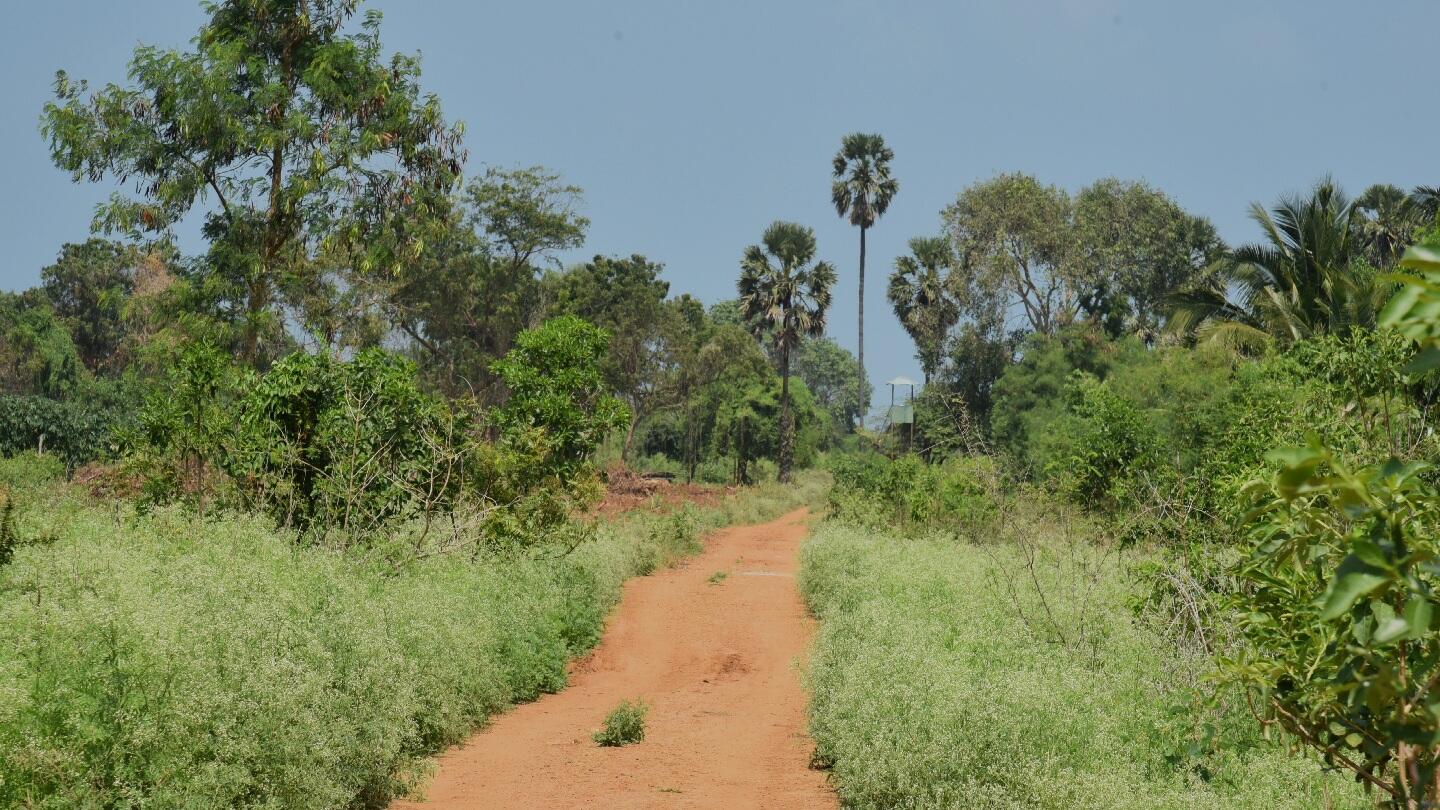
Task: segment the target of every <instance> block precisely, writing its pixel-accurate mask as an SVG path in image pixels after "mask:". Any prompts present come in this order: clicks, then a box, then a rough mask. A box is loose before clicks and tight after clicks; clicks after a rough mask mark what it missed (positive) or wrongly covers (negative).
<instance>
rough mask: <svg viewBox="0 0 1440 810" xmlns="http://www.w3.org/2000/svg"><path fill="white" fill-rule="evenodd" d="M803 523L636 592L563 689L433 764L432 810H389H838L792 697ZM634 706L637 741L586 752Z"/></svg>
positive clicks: (799, 703)
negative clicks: (604, 727) (643, 707)
mask: <svg viewBox="0 0 1440 810" xmlns="http://www.w3.org/2000/svg"><path fill="white" fill-rule="evenodd" d="M807 517H808V515H807V513H806V512H805V511H804V510H799V511H796V512H792V513H791V514H789V515H786V516H785V517H783V518H781V519H779V520H776V521H774V522H771V523H766V524H762V525H758V526H743V527H736V528H731V529H726V530H724V531H720V532H717V533H715V534H714V535H712V536H711V537H710V538H709V539H708V540H707V541H706V549H705V551H704V552H703V553H702V554H700V555H699V556H697V557H694V558H692V559H690V560H689V561H688V562H686V563H684V564H682V565H681V566H679V567H676V568H673V569H669V570H666V571H662V572H660V573H657V574H654V575H652V576H648V577H642V578H638V579H635V580H632V581H631V582H630V583H629V584H628V585H626V587H625V593H624V597H623V598H622V600H621V603H620V605H619V607H618V608H617V609H616V611H615V613H614V614H613V616H612V617H611V619H610V621H609V623H608V625H607V627H606V631H605V637H604V639H603V640H602V641H601V643H600V645H599V647H597V648H596V650H595V651H594V652H593V653H592V654H591V655H590V656H589V657H588V658H586V659H585V660H583V661H581V662H578V663H577V664H576V666H575V667H574V668H573V678H572V682H571V685H570V686H569V687H568V688H566V689H565V690H564V691H562V692H560V693H559V694H555V695H547V696H545V697H542V698H541V699H540V700H538V701H536V702H534V703H530V704H526V705H523V706H520V707H518V708H517V709H515V710H514V711H512V712H510V713H509V714H506V715H503V716H501V717H499V718H497V719H496V720H495V722H494V723H493V724H491V725H490V726H489V727H488V728H486V729H485V730H484V731H482V732H480V733H478V734H476V735H475V736H474V737H473V738H472V739H471V740H470V742H469V743H467V744H465V745H464V746H461V747H459V748H456V749H453V750H451V751H450V752H449V753H447V754H445V755H444V756H442V757H441V758H440V760H439V770H438V774H437V776H436V778H435V780H434V782H433V783H432V784H431V785H430V786H429V788H428V790H427V791H426V792H427V794H428V797H429V800H428V801H427V802H424V803H415V802H399V803H396V804H395V805H394V807H395V808H428V809H429V810H440V809H441V808H511V807H514V808H521V807H524V808H579V807H586V808H590V807H595V808H651V807H656V808H665V807H686V808H695V807H716V808H720V807H724V808H752V807H753V808H832V807H835V806H836V801H835V797H834V795H833V794H832V793H831V792H830V790H829V789H828V788H827V786H826V781H825V775H824V774H823V773H822V772H819V771H815V770H812V769H811V768H810V767H809V762H810V755H811V752H812V744H811V742H810V740H809V738H808V737H807V736H806V735H805V692H804V690H803V689H802V688H801V685H800V674H799V664H800V663H801V659H802V656H803V655H804V653H805V650H806V648H807V645H808V643H809V640H810V636H811V634H812V632H813V630H814V628H813V622H812V620H811V619H810V617H809V616H808V615H807V613H806V611H805V608H804V605H803V603H802V602H801V600H800V596H799V594H798V593H797V591H796V589H795V578H794V576H795V570H796V567H797V564H798V562H797V554H798V551H799V547H800V543H801V541H802V540H803V539H804V537H805V534H806V519H807ZM717 571H723V572H726V574H727V576H725V577H724V578H723V579H719V578H717V579H719V581H718V582H713V583H712V582H711V581H710V580H711V578H712V575H713V574H715V573H716V572H717ZM633 698H640V699H642V700H644V701H645V702H646V703H648V704H649V705H650V713H649V716H648V719H647V723H646V734H645V740H644V741H643V742H640V743H636V744H634V745H629V746H626V747H623V748H601V747H599V746H597V745H596V744H595V743H594V742H593V741H592V740H591V739H590V735H591V733H592V732H594V730H595V729H597V728H599V727H600V725H601V721H602V720H603V718H604V717H605V714H606V713H607V712H609V711H610V710H611V709H612V708H614V707H615V705H616V704H617V703H619V702H620V701H621V700H624V699H633Z"/></svg>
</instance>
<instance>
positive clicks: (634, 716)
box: [593, 700, 650, 747]
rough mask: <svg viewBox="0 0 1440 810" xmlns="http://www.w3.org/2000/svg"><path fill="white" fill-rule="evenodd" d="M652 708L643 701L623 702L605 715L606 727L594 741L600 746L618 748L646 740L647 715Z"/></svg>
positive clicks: (597, 734)
mask: <svg viewBox="0 0 1440 810" xmlns="http://www.w3.org/2000/svg"><path fill="white" fill-rule="evenodd" d="M649 711H650V707H649V706H646V705H645V702H644V701H643V700H633V701H632V700H622V701H620V705H619V706H616V707H615V708H614V709H611V710H610V713H609V714H607V715H605V727H604V728H602V729H600V730H599V731H597V732H595V734H594V737H593V739H594V740H595V742H597V743H599V744H600V745H604V746H610V747H618V746H621V745H629V744H631V743H637V742H640V741H641V740H643V739H645V714H646V713H647V712H649Z"/></svg>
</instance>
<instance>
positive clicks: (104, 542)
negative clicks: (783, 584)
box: [0, 459, 825, 807]
mask: <svg viewBox="0 0 1440 810" xmlns="http://www.w3.org/2000/svg"><path fill="white" fill-rule="evenodd" d="M0 464H3V467H0V481H4V482H5V484H6V485H7V490H6V491H7V492H8V493H9V494H8V496H7V497H9V498H13V499H14V501H15V502H16V503H18V504H20V506H18V507H17V508H16V512H15V515H14V519H13V530H12V531H13V532H14V534H15V535H16V536H18V538H19V540H18V548H17V549H16V551H15V555H14V558H13V559H12V560H11V561H10V562H9V564H8V565H6V566H5V567H4V568H3V569H0V594H3V598H0V718H3V721H4V722H0V763H4V769H3V775H4V779H3V781H0V804H5V805H6V806H12V805H13V806H42V807H90V806H130V805H132V804H133V803H137V802H138V800H139V797H143V799H144V803H146V804H148V805H152V806H203V807H235V806H256V807H259V806H277V807H346V806H352V805H356V804H359V805H365V806H374V805H379V804H383V803H384V802H385V801H386V800H388V799H389V798H390V797H392V796H395V795H403V794H404V793H405V791H406V790H407V789H408V788H409V787H411V786H413V785H414V784H416V782H417V780H420V779H422V778H423V777H424V776H425V775H426V774H427V765H426V763H425V759H424V758H425V756H427V755H429V754H433V753H435V752H437V751H439V750H441V749H443V748H444V747H446V746H448V745H451V744H454V743H456V742H459V741H460V740H462V739H464V737H465V736H466V735H467V734H468V733H470V732H471V731H472V730H473V729H474V728H475V727H476V726H478V725H480V724H482V723H483V722H484V721H485V720H486V718H488V717H489V716H491V715H492V714H494V713H496V712H499V711H502V710H504V709H505V708H506V707H508V706H510V705H512V704H514V703H516V702H519V701H526V700H532V699H534V698H535V697H536V696H538V695H540V694H542V693H544V692H552V691H555V690H558V689H560V688H562V687H563V686H564V685H565V677H566V674H565V672H566V671H565V666H566V663H567V661H568V660H569V659H570V658H571V657H573V656H575V655H578V654H580V653H582V652H584V651H586V650H588V649H589V648H590V647H591V646H593V645H594V644H595V643H596V642H597V641H598V640H599V637H600V632H601V629H602V627H603V623H604V619H605V616H606V615H607V613H608V612H609V610H610V608H611V607H612V606H613V605H614V604H615V602H616V600H617V599H618V597H619V593H620V587H621V585H622V584H623V583H624V582H625V580H626V579H628V578H629V577H632V576H636V575H640V574H646V573H649V572H651V571H654V570H656V569H657V568H659V567H662V566H665V565H668V564H669V563H670V562H672V561H674V560H676V559H679V558H680V557H682V556H685V555H687V554H691V553H694V552H695V551H697V550H698V549H699V544H700V540H701V537H702V536H703V534H704V533H705V532H706V531H709V530H711V529H714V528H716V527H719V526H722V525H728V524H730V523H733V522H752V521H757V520H763V519H768V518H771V517H775V516H778V515H779V514H781V513H783V512H785V511H788V510H790V509H793V508H796V507H798V506H800V505H803V504H804V503H805V500H806V499H807V498H815V497H817V496H819V495H820V494H821V493H822V492H823V487H824V485H825V481H824V479H823V477H821V476H817V475H807V477H806V478H805V480H803V481H802V482H800V484H799V485H798V486H792V487H786V488H780V487H778V486H777V485H775V484H770V485H766V486H765V487H762V488H760V489H758V490H756V491H754V492H753V493H752V492H746V493H743V494H741V495H738V496H736V497H733V498H731V499H729V500H727V501H725V502H724V503H722V504H721V505H719V506H715V507H709V508H695V507H684V508H680V509H678V510H676V511H673V512H671V513H669V514H657V513H654V512H650V511H648V510H641V511H637V512H632V513H630V514H628V515H625V516H623V517H620V518H618V519H615V520H609V521H606V522H604V523H600V524H596V525H593V526H581V525H579V524H576V525H574V526H573V527H572V528H574V530H584V531H586V532H589V535H590V536H589V537H588V538H587V539H586V540H585V541H584V542H581V543H574V544H573V545H572V544H570V542H569V541H548V542H541V543H536V544H534V545H533V546H530V547H526V548H520V549H517V548H497V547H484V548H476V549H474V550H472V551H470V552H467V553H465V554H437V555H432V556H425V557H419V556H416V555H414V554H413V553H411V551H410V549H409V547H408V542H407V541H406V540H405V539H404V538H403V537H396V538H393V541H387V542H394V543H396V544H397V545H399V546H400V547H401V549H402V550H403V554H402V553H401V551H397V550H392V549H385V548H380V547H371V548H368V549H365V550H356V549H351V550H347V551H336V550H334V549H330V548H325V547H318V546H300V545H297V544H296V543H295V540H294V536H293V534H291V533H287V532H283V531H277V530H276V529H275V528H274V525H273V523H272V522H271V521H270V520H268V519H267V518H266V517H265V516H263V515H247V514H226V515H223V516H216V515H212V516H209V517H204V518H202V517H200V516H199V515H196V514H195V513H194V512H192V511H190V510H186V509H183V508H180V507H164V508H159V509H154V510H150V511H149V512H148V513H143V514H142V513H137V512H135V511H134V510H133V509H122V510H121V511H118V512H117V511H116V510H115V509H112V508H107V507H100V506H95V505H91V504H90V503H88V502H87V501H88V499H87V498H85V497H83V496H82V495H79V494H77V493H76V492H74V491H73V490H72V489H70V488H67V487H65V486H64V485H63V483H51V484H39V485H38V488H37V483H36V481H35V479H36V478H37V477H39V476H38V475H37V473H36V472H35V470H34V469H33V468H34V467H35V466H39V465H37V464H34V463H31V462H30V461H29V460H28V459H10V460H7V461H4V462H0ZM51 471H52V472H53V471H54V469H53V468H52V470H51ZM22 481H23V482H25V483H21V482H22ZM392 552H393V553H392ZM397 560H398V561H397ZM82 775H83V776H82Z"/></svg>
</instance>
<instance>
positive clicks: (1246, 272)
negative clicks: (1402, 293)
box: [1166, 178, 1389, 351]
mask: <svg viewBox="0 0 1440 810" xmlns="http://www.w3.org/2000/svg"><path fill="white" fill-rule="evenodd" d="M1355 217H1356V212H1355V209H1354V207H1353V206H1352V205H1351V203H1350V200H1349V198H1348V197H1346V196H1345V193H1344V192H1343V191H1342V190H1341V189H1340V188H1339V186H1337V185H1336V184H1335V183H1334V182H1333V181H1332V180H1330V179H1329V178H1326V179H1324V180H1321V181H1320V182H1319V183H1318V184H1316V186H1315V188H1314V189H1313V190H1312V191H1311V192H1310V194H1309V195H1308V196H1298V195H1296V196H1287V197H1284V198H1282V199H1281V200H1280V201H1279V202H1278V203H1277V204H1276V205H1275V207H1274V208H1273V209H1271V210H1269V211H1267V210H1265V209H1264V208H1263V207H1261V206H1260V204H1259V203H1253V204H1252V205H1251V207H1250V218H1251V219H1253V220H1255V222H1256V223H1257V224H1258V225H1260V227H1261V229H1262V230H1263V231H1264V234H1265V242H1263V243H1260V244H1252V245H1245V246H1242V247H1240V248H1237V249H1236V250H1235V251H1234V252H1233V253H1232V254H1231V256H1230V257H1229V258H1228V259H1227V260H1226V261H1225V262H1223V263H1222V264H1221V265H1220V266H1219V267H1218V269H1217V270H1216V271H1215V272H1213V273H1211V274H1210V275H1209V276H1208V277H1207V278H1206V279H1204V280H1203V281H1202V282H1201V283H1200V284H1199V285H1198V286H1197V287H1195V288H1193V289H1190V290H1186V291H1182V292H1180V293H1177V294H1176V295H1175V296H1174V297H1173V298H1172V301H1173V312H1172V314H1171V316H1170V319H1169V321H1168V322H1167V324H1166V330H1167V331H1169V332H1171V333H1172V334H1175V335H1180V336H1193V337H1194V338H1195V339H1198V340H1200V341H1202V342H1207V343H1214V344H1218V345H1223V346H1229V347H1232V348H1237V349H1244V350H1247V351H1259V350H1261V349H1262V348H1263V347H1265V346H1267V345H1269V344H1270V343H1271V342H1279V343H1281V344H1284V345H1288V344H1290V343H1293V342H1295V341H1298V340H1303V339H1305V338H1309V337H1313V336H1317V335H1322V334H1328V333H1337V332H1340V331H1343V330H1345V329H1347V328H1349V327H1351V326H1358V327H1362V328H1369V327H1371V326H1373V325H1374V323H1375V319H1376V316H1377V314H1378V312H1379V310H1380V307H1381V306H1382V305H1383V304H1384V302H1385V298H1386V297H1387V295H1388V292H1389V286H1388V284H1387V283H1385V282H1384V281H1383V280H1382V279H1380V278H1379V277H1378V275H1377V274H1376V273H1375V271H1374V270H1373V268H1370V267H1369V266H1368V265H1366V264H1365V263H1364V260H1363V259H1364V256H1363V250H1364V243H1363V242H1362V240H1361V238H1360V236H1359V235H1358V233H1359V231H1358V229H1357V228H1356V227H1355Z"/></svg>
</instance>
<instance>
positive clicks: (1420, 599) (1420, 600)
mask: <svg viewBox="0 0 1440 810" xmlns="http://www.w3.org/2000/svg"><path fill="white" fill-rule="evenodd" d="M1433 613H1434V608H1433V607H1432V606H1431V605H1430V600H1429V599H1426V598H1425V597H1424V596H1423V595H1421V594H1418V593H1416V594H1411V595H1410V598H1409V599H1407V600H1406V601H1405V613H1404V616H1405V625H1406V626H1407V627H1408V628H1409V632H1407V633H1406V634H1405V637H1406V638H1409V639H1418V638H1421V637H1423V636H1424V635H1425V634H1426V633H1428V632H1429V631H1430V619H1431V618H1432V615H1433Z"/></svg>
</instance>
